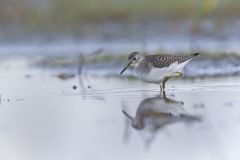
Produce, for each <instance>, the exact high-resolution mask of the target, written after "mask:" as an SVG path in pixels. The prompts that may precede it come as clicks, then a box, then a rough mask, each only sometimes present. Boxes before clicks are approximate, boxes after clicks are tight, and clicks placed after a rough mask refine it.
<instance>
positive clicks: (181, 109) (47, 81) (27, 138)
mask: <svg viewBox="0 0 240 160" xmlns="http://www.w3.org/2000/svg"><path fill="white" fill-rule="evenodd" d="M0 68H1V69H0V71H1V76H0V82H1V83H0V93H1V105H0V159H1V160H28V159H29V160H32V159H34V160H35V159H36V160H37V159H39V160H40V159H45V160H48V159H49V160H55V159H56V160H67V159H71V160H75V159H76V160H77V159H78V160H79V159H89V160H95V159H103V160H106V159H139V160H141V159H168V160H171V159H184V160H187V159H189V160H192V159H199V160H202V159H216V160H221V159H228V160H230V159H231V160H235V159H236V160H237V159H239V158H238V157H239V156H240V154H239V145H240V138H239V134H240V109H239V104H240V99H239V95H240V79H239V78H236V77H234V78H231V77H229V78H221V79H203V80H200V79H196V80H194V81H190V80H176V81H171V82H169V83H168V84H167V90H166V96H167V98H164V97H159V89H158V88H159V86H158V85H152V84H146V83H143V82H141V81H129V80H127V79H124V78H122V79H121V78H106V77H102V76H88V80H86V79H84V86H89V88H87V87H86V88H84V89H83V88H81V87H80V86H79V82H78V78H77V77H75V78H73V79H69V80H61V79H58V78H57V77H56V76H55V75H56V72H54V71H50V70H42V69H41V70H40V69H29V68H28V66H26V65H25V64H24V63H16V62H14V63H7V64H1V67H0ZM73 85H76V86H77V87H78V88H77V89H76V90H74V89H72V86H73ZM123 111H124V113H125V114H124V113H123ZM135 116H136V118H135ZM133 118H134V119H133Z"/></svg>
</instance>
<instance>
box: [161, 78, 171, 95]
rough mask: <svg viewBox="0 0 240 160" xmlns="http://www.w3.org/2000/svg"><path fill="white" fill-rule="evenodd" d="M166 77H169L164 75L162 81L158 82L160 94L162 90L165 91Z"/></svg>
mask: <svg viewBox="0 0 240 160" xmlns="http://www.w3.org/2000/svg"><path fill="white" fill-rule="evenodd" d="M168 79H169V77H164V79H163V81H162V83H161V84H160V91H161V94H163V92H165V83H166V82H167V80H168Z"/></svg>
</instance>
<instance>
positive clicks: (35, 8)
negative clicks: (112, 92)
mask: <svg viewBox="0 0 240 160" xmlns="http://www.w3.org/2000/svg"><path fill="white" fill-rule="evenodd" d="M239 9H240V2H239V1H237V0H228V1H224V0H184V1H183V0H175V1H167V0H148V1H146V0H131V1H127V0H102V1H98V0H81V1H75V0H68V1H66V0H51V1H50V0H41V1H38V0H21V1H18V0H1V1H0V54H1V55H5V56H7V55H8V56H9V55H19V54H21V55H29V54H30V55H35V56H37V55H41V56H42V55H54V56H59V55H61V56H63V55H66V54H67V55H68V59H69V56H70V55H79V54H84V55H86V54H91V53H95V52H96V51H97V53H98V52H101V54H103V55H108V57H107V58H110V57H111V56H112V55H118V56H119V55H127V54H129V53H130V52H132V51H141V52H144V53H149V52H150V53H185V54H189V53H193V52H200V53H201V55H202V61H201V62H199V64H198V66H202V70H204V71H199V73H190V72H191V71H189V70H188V73H189V74H188V73H187V75H189V76H206V75H207V76H209V75H210V76H213V75H219V74H220V75H232V74H237V73H238V71H239V69H238V68H237V67H238V64H239V54H238V52H239V49H240V47H239V44H238V42H239V37H240V33H239V32H238V30H239V27H240V21H239V16H240V12H239ZM109 55H110V57H109ZM229 56H230V57H229ZM114 57H115V59H116V56H114ZM204 57H205V61H204ZM206 57H207V58H206ZM209 57H211V59H214V60H216V57H218V59H217V60H218V63H217V62H216V61H211V62H209V61H206V59H208V60H209ZM213 57H214V58H213ZM111 58H113V57H111ZM111 58H110V59H111ZM101 59H102V60H104V59H106V57H104V58H101ZM117 59H118V60H119V61H120V60H122V59H126V57H124V58H123V57H122V58H120V59H119V58H117ZM94 61H95V62H96V60H94ZM119 61H118V62H119ZM216 63H217V64H216ZM71 64H74V62H71ZM114 64H116V62H115V63H114ZM65 65H66V64H65ZM109 65H110V66H112V65H113V64H109ZM120 65H122V64H118V66H113V67H115V68H118V67H119V66H120ZM216 65H217V67H215V66H216ZM208 66H209V67H208ZM224 66H227V68H228V69H226V67H224ZM102 67H103V68H104V66H102ZM193 67H194V66H192V67H189V68H193ZM221 67H222V69H221V70H218V69H217V68H221ZM106 68H109V66H107V67H106ZM204 68H207V69H204ZM190 70H191V69H190ZM195 70H196V69H195ZM200 72H201V73H200Z"/></svg>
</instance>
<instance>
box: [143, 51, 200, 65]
mask: <svg viewBox="0 0 240 160" xmlns="http://www.w3.org/2000/svg"><path fill="white" fill-rule="evenodd" d="M197 55H198V53H195V54H191V55H167V54H160V55H148V56H145V60H146V61H147V62H149V63H151V64H152V66H153V67H156V68H163V67H168V66H170V65H171V64H173V63H176V62H177V63H178V64H180V63H183V62H186V61H188V60H190V59H191V58H193V57H195V56H197Z"/></svg>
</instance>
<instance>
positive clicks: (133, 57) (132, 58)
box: [120, 52, 144, 74]
mask: <svg viewBox="0 0 240 160" xmlns="http://www.w3.org/2000/svg"><path fill="white" fill-rule="evenodd" d="M143 59H144V56H143V55H140V54H139V53H138V52H132V53H131V54H130V55H129V56H128V64H127V65H126V66H125V67H124V68H123V70H122V71H121V73H120V74H123V72H124V71H125V70H126V69H127V68H128V67H130V66H132V67H137V66H138V65H139V63H140V62H141V61H142V60H143Z"/></svg>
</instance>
